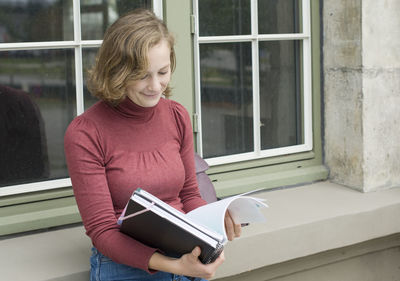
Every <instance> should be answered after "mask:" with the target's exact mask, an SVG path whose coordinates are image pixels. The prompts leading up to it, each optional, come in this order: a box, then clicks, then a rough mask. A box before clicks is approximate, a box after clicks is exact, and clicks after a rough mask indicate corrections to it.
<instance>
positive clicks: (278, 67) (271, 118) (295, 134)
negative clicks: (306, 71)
mask: <svg viewBox="0 0 400 281" xmlns="http://www.w3.org/2000/svg"><path fill="white" fill-rule="evenodd" d="M259 56H260V118H261V120H260V121H261V149H269V148H277V147H284V146H290V145H296V144H301V143H302V134H301V132H302V130H301V120H302V118H301V98H300V95H301V85H300V43H299V41H277V42H273V41H268V42H260V45H259Z"/></svg>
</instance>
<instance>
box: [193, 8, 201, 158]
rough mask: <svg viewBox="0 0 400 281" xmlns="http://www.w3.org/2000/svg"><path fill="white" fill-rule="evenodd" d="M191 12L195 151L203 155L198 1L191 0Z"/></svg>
mask: <svg viewBox="0 0 400 281" xmlns="http://www.w3.org/2000/svg"><path fill="white" fill-rule="evenodd" d="M193 14H194V17H195V20H194V25H195V27H194V34H193V37H194V70H195V71H194V75H195V101H196V102H195V103H196V104H195V110H196V114H197V122H198V124H197V125H198V132H197V133H196V144H197V153H198V154H199V155H201V156H203V138H202V135H203V130H202V125H201V120H202V114H201V94H200V92H201V86H200V84H201V81H200V40H199V15H198V1H197V0H194V1H193Z"/></svg>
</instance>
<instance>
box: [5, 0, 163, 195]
mask: <svg viewBox="0 0 400 281" xmlns="http://www.w3.org/2000/svg"><path fill="white" fill-rule="evenodd" d="M138 7H144V8H150V9H153V10H154V11H155V13H156V14H157V15H159V16H160V17H162V1H161V0H140V1H130V0H107V1H106V0H48V1H15V0H0V15H1V16H0V65H1V67H0V131H1V134H0V159H1V162H0V196H4V195H12V194H18V193H24V192H31V191H39V190H46V189H54V188H59V187H67V186H70V185H71V182H70V180H69V178H68V171H67V167H66V164H65V158H64V152H63V151H64V149H63V137H64V132H65V129H66V128H67V126H68V124H69V123H70V122H71V120H72V119H73V118H74V117H75V116H76V115H77V114H80V113H82V112H83V111H84V109H86V108H88V107H89V106H90V105H92V104H93V103H94V101H95V100H94V99H93V98H92V97H91V96H90V95H89V93H88V91H87V89H86V87H85V83H84V80H85V72H86V69H87V68H88V67H89V66H90V65H91V64H92V62H93V61H94V56H95V54H96V52H97V48H98V47H99V46H100V44H101V39H102V37H103V33H104V31H105V29H106V28H107V27H108V26H109V25H110V24H111V23H112V22H113V21H115V20H116V19H117V18H118V17H119V15H121V14H123V13H125V12H127V11H129V10H132V9H134V8H138Z"/></svg>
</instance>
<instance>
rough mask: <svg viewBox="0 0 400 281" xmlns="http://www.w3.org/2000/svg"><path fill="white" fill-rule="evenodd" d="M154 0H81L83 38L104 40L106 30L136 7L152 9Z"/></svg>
mask: <svg viewBox="0 0 400 281" xmlns="http://www.w3.org/2000/svg"><path fill="white" fill-rule="evenodd" d="M152 2H153V1H152V0H135V1H132V0H81V23H82V39H83V40H102V39H103V35H104V32H105V30H106V29H107V27H108V26H109V25H111V24H112V23H113V22H114V21H115V20H117V19H118V18H119V17H120V16H121V15H123V14H125V13H127V12H129V11H131V10H134V9H136V8H146V9H149V10H151V9H152Z"/></svg>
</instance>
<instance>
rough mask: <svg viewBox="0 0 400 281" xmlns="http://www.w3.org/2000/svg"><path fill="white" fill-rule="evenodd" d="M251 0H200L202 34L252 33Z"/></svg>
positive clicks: (200, 27) (200, 28)
mask: <svg viewBox="0 0 400 281" xmlns="http://www.w3.org/2000/svg"><path fill="white" fill-rule="evenodd" d="M250 18H251V14H250V0H238V1H232V0H219V1H215V0H200V1H199V30H200V36H220V35H242V34H250V33H251V29H250V27H251V24H250Z"/></svg>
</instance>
